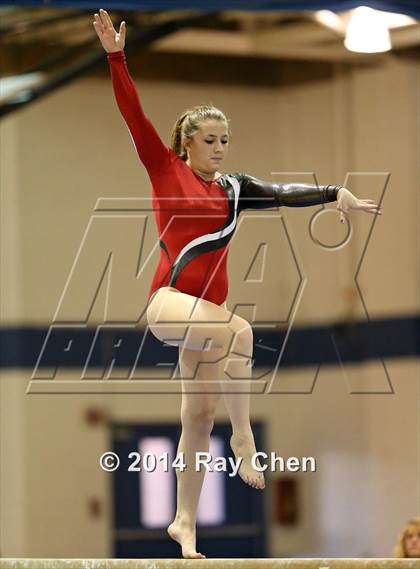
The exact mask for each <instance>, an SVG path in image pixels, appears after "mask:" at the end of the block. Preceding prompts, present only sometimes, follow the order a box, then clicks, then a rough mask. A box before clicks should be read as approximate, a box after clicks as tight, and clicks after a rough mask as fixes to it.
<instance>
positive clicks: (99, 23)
mask: <svg viewBox="0 0 420 569" xmlns="http://www.w3.org/2000/svg"><path fill="white" fill-rule="evenodd" d="M93 25H94V27H95V30H96V32H97V33H101V34H103V32H104V26H103V24H102V20H101V19H100V17H99V14H95V21H94V22H93Z"/></svg>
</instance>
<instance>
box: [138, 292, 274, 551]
mask: <svg viewBox="0 0 420 569" xmlns="http://www.w3.org/2000/svg"><path fill="white" fill-rule="evenodd" d="M147 319H148V323H149V327H150V329H151V331H152V332H153V334H154V335H155V336H156V337H157V338H158V339H160V340H162V341H163V342H166V343H168V344H170V345H178V346H180V371H181V376H182V385H183V396H182V413H181V419H182V435H181V439H180V442H179V447H178V452H184V458H185V462H186V464H187V469H186V470H185V471H184V472H180V471H177V480H178V492H177V514H176V517H175V520H174V522H173V523H172V524H171V525H170V526H169V528H168V533H169V535H171V537H172V538H173V539H175V540H176V541H178V543H180V545H181V547H182V551H183V556H184V557H190V558H191V557H195V558H203V557H204V556H203V555H202V554H200V553H197V551H196V544H195V543H196V542H195V523H196V511H197V505H198V500H199V496H200V492H201V488H202V483H203V479H204V472H195V468H194V464H195V456H196V452H198V451H204V452H206V451H208V448H209V442H210V433H211V430H212V428H213V421H214V413H215V410H216V405H217V402H218V400H219V398H220V386H219V385H218V383H217V380H220V379H224V380H229V387H228V389H229V391H232V392H231V393H230V394H229V397H227V399H226V401H227V407H228V411H229V414H230V415H231V420H232V427H233V431H234V435H233V436H232V440H231V445H232V449H233V451H234V453H235V455H236V456H237V457H241V458H242V459H243V462H242V465H241V468H240V470H239V474H240V476H241V477H242V478H243V480H244V481H245V482H247V483H248V484H251V485H252V486H254V487H263V484H264V479H263V477H262V475H261V474H256V473H255V471H254V470H253V469H252V467H251V463H250V457H251V456H252V454H253V453H254V452H255V445H254V439H253V436H252V431H251V430H250V423H249V393H248V392H247V390H246V386H245V389H244V385H243V384H242V386H241V385H240V384H239V383H238V382H235V380H234V379H231V378H242V379H245V380H246V382H248V381H249V379H250V378H251V366H250V357H251V356H252V330H251V327H250V325H249V324H248V323H247V322H246V320H244V319H243V318H240V317H238V316H236V315H234V314H232V313H231V312H229V311H228V310H226V309H225V308H222V307H220V306H218V305H216V304H213V303H211V302H208V301H206V300H202V299H197V298H196V297H193V296H191V295H188V294H184V293H181V292H180V291H177V290H176V289H173V288H171V287H164V288H162V289H160V290H159V291H158V292H157V293H156V295H155V297H154V298H153V300H152V302H151V303H150V305H149V307H148V311H147ZM209 348H210V349H209ZM191 380H192V383H193V384H194V390H193V391H194V393H191V391H190V387H191V385H190V384H191ZM215 380H216V381H215ZM187 382H188V385H187ZM226 388H227V387H226V385H224V386H223V390H225V389H226ZM238 391H242V393H238ZM244 391H245V393H244ZM238 396H239V399H238ZM239 435H240V436H239Z"/></svg>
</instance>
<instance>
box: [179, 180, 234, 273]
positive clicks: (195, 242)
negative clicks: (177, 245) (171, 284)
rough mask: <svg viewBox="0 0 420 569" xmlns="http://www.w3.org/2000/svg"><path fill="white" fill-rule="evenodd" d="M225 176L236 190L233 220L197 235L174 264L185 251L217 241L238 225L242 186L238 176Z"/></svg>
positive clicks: (180, 254)
mask: <svg viewBox="0 0 420 569" xmlns="http://www.w3.org/2000/svg"><path fill="white" fill-rule="evenodd" d="M224 177H225V178H227V179H228V180H229V182H230V184H231V185H232V187H233V190H234V192H235V206H234V211H233V220H232V221H231V223H230V224H229V225H228V226H227V227H225V228H224V229H222V230H221V231H216V232H214V233H207V234H206V235H200V237H196V238H195V239H193V240H192V241H190V242H189V243H187V244H186V245H185V247H183V248H182V250H181V251H180V252H179V254H178V256H177V258H176V259H175V262H174V265H176V264H177V263H179V261H180V260H181V258H182V257H183V256H184V255H185V253H187V252H188V251H189V250H190V249H192V248H193V247H196V246H197V245H201V243H205V242H206V241H216V239H221V238H222V237H225V236H226V235H229V233H232V231H234V229H235V226H236V219H237V210H238V201H239V193H240V190H241V188H240V185H239V182H238V180H237V179H236V178H233V177H231V176H224Z"/></svg>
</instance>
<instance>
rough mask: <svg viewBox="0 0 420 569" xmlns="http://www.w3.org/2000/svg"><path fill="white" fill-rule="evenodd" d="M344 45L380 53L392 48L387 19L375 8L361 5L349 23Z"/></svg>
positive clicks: (359, 50)
mask: <svg viewBox="0 0 420 569" xmlns="http://www.w3.org/2000/svg"><path fill="white" fill-rule="evenodd" d="M344 45H345V46H346V48H347V49H348V50H350V51H356V52H360V53H378V52H382V51H389V50H390V49H391V39H390V36H389V30H388V27H387V25H386V23H385V20H384V19H383V18H381V16H380V14H378V12H377V11H376V10H374V9H373V8H368V7H367V6H359V7H358V8H356V9H355V10H353V14H352V16H351V18H350V21H349V23H348V25H347V32H346V38H345V40H344Z"/></svg>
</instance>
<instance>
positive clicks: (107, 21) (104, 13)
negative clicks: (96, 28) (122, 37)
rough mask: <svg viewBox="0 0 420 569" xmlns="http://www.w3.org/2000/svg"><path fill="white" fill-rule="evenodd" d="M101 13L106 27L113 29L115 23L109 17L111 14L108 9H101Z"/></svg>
mask: <svg viewBox="0 0 420 569" xmlns="http://www.w3.org/2000/svg"><path fill="white" fill-rule="evenodd" d="M99 14H100V16H101V18H102V23H103V24H104V26H105V28H111V29H113V27H114V26H113V25H112V20H111V18H110V17H109V14H108V12H107V11H106V10H102V8H101V9H100V10H99Z"/></svg>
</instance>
